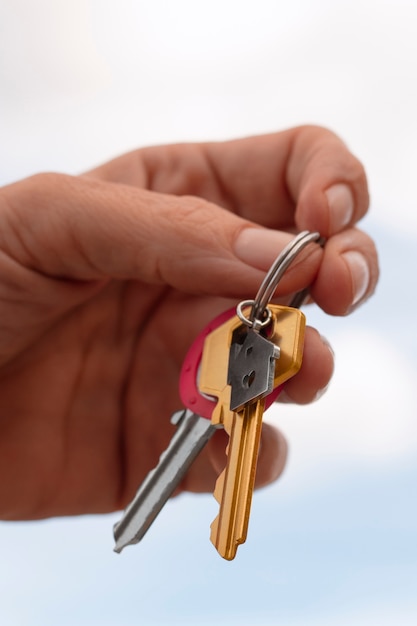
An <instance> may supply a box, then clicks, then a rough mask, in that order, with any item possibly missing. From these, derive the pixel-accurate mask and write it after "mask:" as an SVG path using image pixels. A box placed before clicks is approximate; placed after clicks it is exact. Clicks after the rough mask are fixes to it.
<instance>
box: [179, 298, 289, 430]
mask: <svg viewBox="0 0 417 626" xmlns="http://www.w3.org/2000/svg"><path fill="white" fill-rule="evenodd" d="M235 314H236V309H235V308H233V309H229V310H228V311H225V312H224V313H221V314H220V315H218V316H217V317H215V318H214V319H213V320H212V321H211V322H210V323H209V324H208V325H207V326H206V327H205V328H204V329H203V330H202V331H201V333H200V334H199V335H198V336H197V337H196V339H195V340H194V342H193V343H192V345H191V347H190V349H189V350H188V352H187V354H186V356H185V359H184V363H183V365H182V368H181V374H180V384H179V392H180V397H181V402H182V403H183V404H184V406H185V407H186V408H187V409H189V410H190V411H193V413H197V414H198V415H200V416H201V417H205V418H206V419H211V414H212V413H213V409H214V407H215V406H216V404H217V399H216V398H213V399H212V400H211V399H210V398H208V397H206V396H203V395H202V394H201V393H200V392H199V390H198V387H197V376H198V368H199V367H200V361H201V356H202V354H203V346H204V341H205V339H206V337H207V335H209V334H210V333H211V331H213V330H214V329H215V328H218V327H219V326H221V325H222V324H224V322H227V321H228V320H229V319H230V318H231V317H233V316H234V315H235ZM281 389H282V385H281V386H280V387H277V388H276V389H274V390H273V391H272V392H271V393H270V394H269V395H268V396H267V397H266V398H265V409H268V408H269V407H270V406H271V404H273V402H275V400H276V399H277V397H278V396H279V394H280V391H281Z"/></svg>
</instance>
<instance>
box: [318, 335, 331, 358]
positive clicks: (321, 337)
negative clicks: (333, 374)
mask: <svg viewBox="0 0 417 626" xmlns="http://www.w3.org/2000/svg"><path fill="white" fill-rule="evenodd" d="M320 339H321V340H322V342H323V343H324V345H325V346H326V348H327V349H328V351H329V352H330V354H331V355H332V357H333V358H334V357H335V353H334V350H333V348H332V345H331V343H330V341H329V340H328V339H327V337H324V335H320Z"/></svg>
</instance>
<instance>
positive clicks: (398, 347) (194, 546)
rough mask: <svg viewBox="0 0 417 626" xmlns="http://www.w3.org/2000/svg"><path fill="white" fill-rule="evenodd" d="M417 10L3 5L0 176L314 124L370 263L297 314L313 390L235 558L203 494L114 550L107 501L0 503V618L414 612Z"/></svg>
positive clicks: (288, 425) (321, 2) (404, 620)
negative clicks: (346, 293)
mask: <svg viewBox="0 0 417 626" xmlns="http://www.w3.org/2000/svg"><path fill="white" fill-rule="evenodd" d="M416 22H417V6H416V3H415V2H414V1H412V0H409V1H405V0H399V1H395V2H394V0H391V1H389V0H379V1H376V0H360V1H359V0H350V1H345V0H342V1H341V2H337V3H335V2H331V1H330V0H318V1H317V2H315V3H309V2H308V1H307V0H293V1H292V2H291V3H279V2H276V1H274V0H257V2H256V3H254V2H249V1H245V0H240V1H238V0H221V1H220V0H210V2H193V1H192V0H175V1H170V0H140V1H139V0H136V1H133V0H118V1H117V2H116V0H108V1H107V2H101V1H99V0H72V1H71V3H69V2H65V1H64V0H38V1H37V2H36V3H33V2H30V0H13V2H11V1H9V2H3V3H2V4H1V5H0V137H1V141H0V184H1V183H6V182H9V181H11V180H15V179H17V178H19V177H23V176H26V175H29V174H31V173H34V172H37V171H41V170H57V171H59V170H61V171H67V172H74V173H75V172H78V171H81V170H83V169H84V168H88V167H91V166H92V165H94V164H96V163H99V162H101V161H104V160H105V159H107V158H109V157H111V156H114V155H116V154H118V153H120V152H123V151H126V150H129V149H132V148H134V147H137V146H140V145H145V144H151V143H161V142H172V141H178V140H180V141H182V140H196V139H223V138H229V137H233V136H242V135H248V134H251V133H259V132H265V131H271V130H276V129H280V128H285V127H288V126H291V125H297V124H302V123H316V124H322V125H325V126H329V127H330V128H332V129H333V130H335V131H336V132H338V133H339V134H340V135H341V136H342V137H343V138H344V139H345V141H346V142H347V143H348V144H349V146H350V147H351V148H352V150H353V151H354V152H355V153H356V154H357V155H358V156H359V157H360V158H361V159H362V160H363V162H364V163H365V165H366V168H367V171H368V174H369V178H370V184H371V191H372V211H371V217H370V218H367V220H366V222H365V227H366V228H367V230H368V231H369V232H371V233H372V234H373V235H374V237H375V238H376V240H377V242H378V246H379V249H380V254H381V267H382V279H381V285H380V288H379V290H378V292H377V295H376V296H375V297H374V298H373V299H372V300H371V301H370V302H369V303H368V304H367V305H366V306H365V307H364V308H363V310H362V311H360V312H358V313H356V314H355V315H354V316H353V317H352V318H351V319H331V318H328V317H326V316H325V315H322V314H320V313H319V312H315V311H313V312H311V313H308V321H309V323H312V324H314V325H316V326H317V327H318V328H319V330H320V332H322V333H323V334H324V335H326V336H327V337H328V338H329V339H330V340H331V342H332V344H333V345H334V347H335V350H336V357H337V370H336V374H335V377H334V380H333V384H332V386H331V388H330V390H329V391H328V393H327V395H326V396H325V397H324V398H322V399H321V400H320V401H319V402H318V403H316V404H315V405H313V406H311V407H302V408H292V407H287V406H286V405H285V406H280V407H278V408H274V409H273V410H271V412H270V414H269V419H270V420H272V421H274V422H275V423H278V424H279V425H280V427H281V428H282V429H283V430H284V432H285V433H286V435H287V437H288V439H289V442H290V451H291V453H290V459H289V464H288V467H287V470H286V473H285V475H284V477H283V478H282V480H281V481H280V482H279V483H278V484H276V485H274V486H272V487H270V488H268V489H265V490H263V491H262V492H260V493H259V494H257V496H256V497H255V499H254V504H253V515H252V518H251V526H250V534H249V539H248V542H247V544H246V545H245V546H243V547H242V548H241V549H240V553H239V554H238V557H237V559H236V560H235V561H234V562H233V563H225V562H223V561H221V560H220V558H219V557H218V556H217V554H216V553H215V552H214V550H213V549H212V547H211V544H210V543H209V541H208V532H209V524H210V522H211V520H212V519H213V517H214V516H215V503H214V500H213V499H212V498H211V497H210V496H201V497H191V496H185V497H181V498H179V499H178V500H176V501H174V502H172V503H170V504H169V506H168V507H167V508H166V510H164V511H163V513H162V514H161V516H160V518H159V519H158V520H157V522H156V523H155V526H154V527H153V528H152V529H151V531H150V532H149V534H148V535H147V537H146V538H145V540H144V541H143V542H142V543H141V544H140V545H139V546H137V547H133V548H130V549H127V550H126V551H125V552H123V554H122V555H120V556H117V555H114V554H113V552H112V524H113V522H114V521H115V520H116V519H117V518H118V516H105V517H101V518H94V517H91V518H81V519H76V520H52V521H49V522H44V523H36V524H3V525H2V526H1V527H0V549H1V553H2V555H3V557H2V562H1V563H2V564H1V566H0V589H1V590H2V592H3V593H2V598H1V602H0V623H1V624H5V625H7V626H35V625H36V626H37V625H38V624H42V626H49V625H52V624H53V625H54V626H57V624H59V626H67V625H68V626H70V625H71V626H73V625H74V626H75V625H77V626H96V625H97V626H98V625H100V626H131V625H133V624H138V623H140V624H149V625H153V624H158V625H159V624H181V625H184V624H193V625H195V624H199V625H200V624H201V625H203V624H204V625H209V624H210V625H211V624H214V623H216V625H218V626H223V624H224V625H226V624H227V625H232V626H233V625H234V624H239V625H241V626H245V625H246V624H253V623H256V624H259V625H260V626H272V625H273V624H274V625H275V624H278V623H279V624H280V625H282V626H330V625H332V626H333V625H334V624H337V625H338V626H348V625H349V626H350V625H351V624H355V626H362V625H363V626H365V625H366V626H374V625H378V626H394V625H395V626H398V625H399V624H401V626H411V625H413V626H414V625H415V624H416V623H417V593H416V592H417V547H416V546H417V504H416V492H417V488H416V483H417V420H416V415H417V411H416V396H415V380H416V370H417V358H416V354H417V352H416V349H417V340H416V333H415V330H414V325H415V322H414V317H415V315H414V312H413V308H414V307H415V303H416V300H415V296H414V288H415V282H416V281H415V277H414V270H415V267H416V261H417V254H416V241H417V206H416V203H417V200H416V194H415V190H414V184H415V171H414V170H415V167H416V163H417V123H416V121H415V115H416V111H417V78H416V77H417V38H416V36H415V33H416V25H417V24H416ZM167 418H168V416H167Z"/></svg>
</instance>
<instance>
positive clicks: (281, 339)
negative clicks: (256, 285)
mask: <svg viewBox="0 0 417 626" xmlns="http://www.w3.org/2000/svg"><path fill="white" fill-rule="evenodd" d="M268 309H269V310H270V313H271V322H270V325H269V326H268V328H267V339H268V340H269V341H270V342H272V343H273V344H274V345H275V346H277V347H278V348H279V357H278V358H277V359H276V360H275V369H274V379H273V388H274V389H276V387H278V386H279V385H282V384H283V383H284V382H285V381H286V380H288V379H289V378H291V377H292V376H294V374H296V373H297V372H298V370H299V369H300V367H301V360H302V353H303V345H304V329H305V317H304V315H303V313H301V311H299V310H298V309H293V308H289V307H285V306H279V305H272V304H271V305H268ZM241 326H242V322H241V321H240V320H239V319H238V318H237V317H234V318H232V319H231V320H229V321H228V322H226V323H225V324H223V326H220V327H219V328H217V329H216V330H214V331H213V332H212V333H211V334H210V335H208V337H207V338H206V340H205V344H204V351H203V357H202V362H201V370H200V379H199V389H200V391H201V392H203V393H205V394H209V395H211V396H215V397H216V398H218V402H217V404H216V406H215V408H214V411H213V414H212V420H211V421H212V424H222V425H223V426H224V429H225V430H226V432H227V433H228V435H229V444H228V446H227V449H226V454H227V462H226V467H225V469H224V471H223V472H222V473H221V474H220V476H219V478H218V479H217V482H216V487H215V490H214V497H215V498H216V500H217V501H218V503H219V505H220V510H219V515H218V516H217V517H216V519H215V520H214V521H213V523H212V525H211V541H212V543H213V544H214V546H215V547H216V549H217V551H218V552H219V554H220V555H221V556H222V557H223V558H225V559H227V560H232V559H233V558H234V557H235V556H236V551H237V548H238V546H239V545H240V544H242V543H244V542H245V540H246V536H247V530H248V523H249V515H250V507H251V502H252V493H253V489H254V484H255V475H256V464H257V459H258V452H259V442H260V435H261V429H262V417H263V412H264V406H265V399H264V397H257V398H255V399H254V400H253V401H251V402H249V403H247V404H245V405H244V407H243V408H242V409H241V410H239V411H236V412H234V411H232V410H231V409H230V399H231V386H230V385H229V384H228V382H227V381H228V360H229V352H230V346H231V343H232V338H233V333H234V332H235V331H236V330H237V329H239V327H241ZM277 355H278V352H277ZM250 374H251V375H249V376H248V377H247V381H248V384H250V381H251V380H253V379H254V378H256V371H252V372H250Z"/></svg>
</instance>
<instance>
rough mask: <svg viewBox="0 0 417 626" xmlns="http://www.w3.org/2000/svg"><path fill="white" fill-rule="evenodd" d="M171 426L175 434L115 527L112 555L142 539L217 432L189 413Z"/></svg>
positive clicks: (177, 415) (180, 413)
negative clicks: (113, 552)
mask: <svg viewBox="0 0 417 626" xmlns="http://www.w3.org/2000/svg"><path fill="white" fill-rule="evenodd" d="M171 422H172V423H173V424H176V425H177V430H176V431H175V433H174V435H173V437H172V439H171V441H170V443H169V446H168V448H167V449H166V450H165V451H164V452H163V453H162V454H161V457H160V459H159V463H158V465H157V466H156V467H155V468H154V469H153V470H151V471H150V472H149V474H148V475H147V476H146V478H145V480H144V481H143V483H142V484H141V485H140V487H139V489H138V491H137V493H136V495H135V497H134V498H133V500H132V502H131V503H130V504H129V505H128V506H127V508H126V509H125V511H124V513H123V517H122V519H121V520H120V522H118V523H117V524H115V525H114V528H113V531H114V538H115V540H116V545H115V547H114V551H115V552H121V551H122V550H123V548H125V547H126V546H127V545H131V544H135V543H138V542H139V541H140V540H141V539H142V538H143V536H144V535H145V533H146V531H147V530H148V528H149V527H150V526H151V524H152V522H153V521H154V520H155V518H156V517H157V515H158V513H159V512H160V511H161V509H162V507H163V506H164V504H165V503H166V502H167V500H168V499H169V497H170V496H171V495H172V493H173V492H174V491H175V489H176V487H178V485H179V484H180V482H181V480H182V479H183V477H184V476H185V474H186V472H187V470H188V468H189V467H190V465H191V464H192V462H193V461H194V459H195V458H196V457H197V456H198V454H199V453H200V452H201V450H202V449H203V448H204V446H205V445H206V443H207V442H208V440H209V439H210V438H211V436H212V435H213V434H214V432H215V431H216V430H217V428H218V426H214V425H213V424H212V423H211V422H210V420H208V419H205V418H204V417H200V416H199V415H197V414H196V413H193V412H192V411H189V410H188V409H186V410H183V411H178V412H177V413H174V415H173V416H172V418H171Z"/></svg>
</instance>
